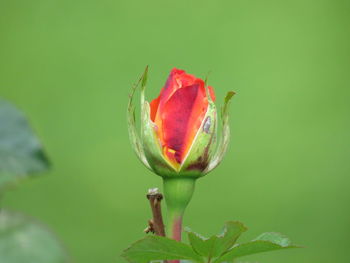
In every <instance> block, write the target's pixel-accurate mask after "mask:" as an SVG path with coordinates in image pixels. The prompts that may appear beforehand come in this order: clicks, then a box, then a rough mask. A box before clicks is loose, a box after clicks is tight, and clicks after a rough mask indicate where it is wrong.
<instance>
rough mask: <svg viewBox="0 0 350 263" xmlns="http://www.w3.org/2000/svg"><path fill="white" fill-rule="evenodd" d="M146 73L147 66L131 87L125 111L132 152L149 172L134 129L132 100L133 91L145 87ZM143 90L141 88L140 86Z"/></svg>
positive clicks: (139, 140)
mask: <svg viewBox="0 0 350 263" xmlns="http://www.w3.org/2000/svg"><path fill="white" fill-rule="evenodd" d="M147 72H148V66H147V67H146V69H145V71H144V73H143V74H142V76H141V78H140V79H139V80H138V82H137V83H136V84H135V85H134V86H133V87H132V89H131V94H130V96H129V102H128V110H127V120H128V131H129V138H130V142H131V145H132V148H133V149H134V152H135V153H136V156H137V157H138V158H139V159H140V161H141V162H142V163H143V164H144V165H145V166H146V167H147V168H148V169H150V170H152V169H151V167H150V166H149V164H148V162H147V160H146V157H145V153H144V150H143V146H142V142H141V139H140V136H139V134H138V132H137V129H136V118H135V107H134V105H133V98H134V95H135V91H136V89H137V87H138V86H139V85H140V83H142V85H145V82H146V80H147ZM142 88H143V86H142Z"/></svg>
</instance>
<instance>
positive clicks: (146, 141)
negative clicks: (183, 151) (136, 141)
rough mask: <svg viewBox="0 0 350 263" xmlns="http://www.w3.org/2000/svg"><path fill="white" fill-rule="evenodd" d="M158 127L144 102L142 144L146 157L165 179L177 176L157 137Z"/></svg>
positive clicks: (154, 169)
mask: <svg viewBox="0 0 350 263" xmlns="http://www.w3.org/2000/svg"><path fill="white" fill-rule="evenodd" d="M156 129H157V126H156V125H155V123H153V122H152V120H151V119H150V106H149V103H148V102H147V101H144V103H143V106H142V124H141V130H142V131H141V134H142V137H141V138H142V144H143V149H144V153H145V156H146V158H147V161H148V163H149V165H150V166H151V168H152V170H153V171H154V172H155V173H156V174H158V175H160V176H163V177H168V176H177V175H178V173H177V171H175V169H174V168H173V167H172V165H171V164H170V163H169V162H168V161H167V160H166V159H165V158H164V156H163V154H162V150H161V145H160V142H159V139H158V137H157V135H156Z"/></svg>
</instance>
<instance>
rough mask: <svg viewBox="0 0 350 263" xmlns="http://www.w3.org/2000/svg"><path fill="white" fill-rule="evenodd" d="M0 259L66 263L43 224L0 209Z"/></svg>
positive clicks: (5, 261)
mask: <svg viewBox="0 0 350 263" xmlns="http://www.w3.org/2000/svg"><path fill="white" fill-rule="evenodd" d="M0 262H3V263H29V262H35V263H66V262H68V256H67V254H66V252H65V250H64V249H63V248H62V246H61V243H60V242H59V241H57V239H56V237H55V236H54V235H53V234H52V233H51V232H50V231H48V230H47V229H46V227H44V226H42V225H41V224H39V223H37V222H35V221H33V220H32V219H29V218H27V217H25V216H23V215H21V214H18V213H14V212H9V211H5V210H2V211H1V212H0Z"/></svg>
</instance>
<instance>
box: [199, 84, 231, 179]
mask: <svg viewBox="0 0 350 263" xmlns="http://www.w3.org/2000/svg"><path fill="white" fill-rule="evenodd" d="M234 95H235V92H233V91H229V92H228V93H227V94H226V97H225V100H224V106H223V107H222V109H221V121H222V131H221V138H220V141H219V144H218V147H217V149H216V152H215V154H214V155H213V157H212V160H211V162H210V163H209V165H208V167H207V168H206V169H205V171H204V172H205V173H206V174H207V173H209V172H210V171H211V170H213V169H214V168H215V167H216V166H218V165H219V164H220V162H221V161H222V159H223V158H224V155H225V153H226V151H227V147H228V144H229V142H230V125H229V122H228V118H229V112H228V106H229V104H230V101H231V98H232V97H233V96H234Z"/></svg>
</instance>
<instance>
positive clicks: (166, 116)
mask: <svg viewBox="0 0 350 263" xmlns="http://www.w3.org/2000/svg"><path fill="white" fill-rule="evenodd" d="M207 107H208V101H207V98H206V95H205V89H204V83H203V81H201V80H197V81H196V83H195V84H194V85H192V86H188V87H185V88H181V89H179V90H177V91H176V92H175V93H174V94H173V96H172V97H171V98H170V99H169V100H168V102H167V103H166V105H165V108H164V111H163V114H162V120H163V129H162V131H163V142H164V146H165V148H164V150H165V154H166V155H167V157H168V158H169V159H170V160H171V161H173V162H175V161H176V162H177V163H179V164H180V163H181V162H182V161H183V159H184V158H185V156H186V154H187V152H188V150H189V149H190V147H191V145H192V141H193V139H194V137H195V135H196V133H197V131H198V129H199V127H200V125H201V123H202V121H203V118H204V116H205V113H206V110H207Z"/></svg>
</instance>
